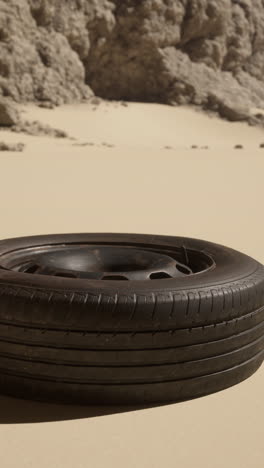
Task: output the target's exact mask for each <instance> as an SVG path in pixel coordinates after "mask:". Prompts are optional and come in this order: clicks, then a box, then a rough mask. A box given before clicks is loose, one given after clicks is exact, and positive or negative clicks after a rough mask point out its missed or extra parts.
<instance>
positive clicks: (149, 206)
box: [0, 103, 264, 468]
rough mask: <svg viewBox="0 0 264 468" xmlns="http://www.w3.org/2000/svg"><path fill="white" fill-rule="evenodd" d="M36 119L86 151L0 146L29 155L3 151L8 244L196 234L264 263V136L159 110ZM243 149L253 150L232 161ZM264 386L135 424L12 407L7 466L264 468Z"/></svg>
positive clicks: (33, 143) (3, 404) (35, 113)
mask: <svg viewBox="0 0 264 468" xmlns="http://www.w3.org/2000/svg"><path fill="white" fill-rule="evenodd" d="M24 116H25V117H26V118H27V119H32V120H37V119H38V120H41V122H43V123H48V124H50V125H52V126H54V127H56V128H60V129H63V130H66V131H67V132H68V134H69V136H70V137H72V138H75V140H74V139H52V138H48V137H30V136H25V135H22V134H21V135H20V134H14V133H11V132H7V131H1V133H0V141H5V142H7V143H8V142H10V143H11V142H12V143H15V142H23V143H25V144H26V149H25V151H24V152H23V153H13V152H8V153H5V152H1V153H0V171H1V183H0V203H1V227H0V237H1V238H6V237H13V236H20V235H31V234H39V233H55V232H82V231H87V232H100V231H105V232H142V233H158V234H171V235H186V236H190V237H198V238H204V239H208V240H211V241H215V242H219V243H222V244H226V245H229V246H230V247H233V248H236V249H238V250H241V251H243V252H245V253H247V254H249V255H251V256H253V257H255V258H256V259H257V260H259V261H262V262H264V248H263V238H264V222H263V219H262V216H263V214H262V211H263V210H262V200H263V196H264V187H263V172H264V148H260V145H261V144H263V143H264V130H261V129H257V128H253V127H249V126H247V125H246V124H241V123H228V122H224V121H221V120H219V119H217V118H213V117H208V116H206V115H201V114H199V113H198V112H195V111H193V110H191V109H188V108H170V107H167V106H158V105H147V104H146V105H142V104H129V105H128V106H126V105H122V104H120V103H116V104H115V103H103V104H101V105H100V106H98V107H95V106H91V105H88V104H87V105H86V104H83V105H76V106H65V107H62V108H59V109H56V110H47V109H39V108H34V107H31V106H28V107H26V108H24ZM238 144H239V145H242V146H243V149H234V147H235V146H236V145H238ZM193 145H194V146H198V147H199V148H197V149H191V146H193ZM202 146H203V147H205V146H208V149H205V148H204V149H202V148H201V147H202ZM263 382H264V366H262V368H261V369H260V370H259V371H258V373H257V374H255V376H253V377H252V378H251V379H249V380H247V381H246V382H244V383H242V384H240V385H238V386H236V387H233V388H230V389H228V390H225V391H223V392H220V393H218V394H215V395H211V396H209V397H206V398H200V399H197V400H194V401H190V402H185V403H181V404H176V405H169V406H164V407H159V408H152V409H145V410H138V411H124V412H119V410H118V409H112V410H102V409H100V408H76V407H65V406H55V405H47V404H38V403H33V402H23V401H20V400H15V399H11V398H7V397H1V398H0V448H1V454H2V456H3V461H2V462H1V463H2V466H3V468H9V467H12V468H31V467H34V468H35V467H36V466H37V467H38V468H48V467H49V468H68V467H69V468H73V467H74V468H87V466H91V467H92V468H103V467H111V468H112V467H119V466H120V467H126V468H134V467H135V468H138V467H144V468H161V467H166V468H175V467H180V468H223V467H228V468H229V467H230V468H262V467H263V458H264V450H263V426H262V421H263V413H264V403H263ZM111 413H113V414H111ZM22 423H23V424H22Z"/></svg>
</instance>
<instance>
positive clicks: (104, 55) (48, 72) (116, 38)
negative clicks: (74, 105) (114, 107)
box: [0, 0, 264, 120]
mask: <svg viewBox="0 0 264 468" xmlns="http://www.w3.org/2000/svg"><path fill="white" fill-rule="evenodd" d="M93 92H94V93H95V94H96V95H99V96H101V97H103V98H107V99H124V100H133V101H149V102H160V103H170V104H177V105H179V104H192V105H197V106H200V107H202V108H205V109H210V110H212V111H217V112H219V113H220V115H222V116H223V117H226V118H228V119H230V120H249V119H251V117H250V111H249V109H250V108H255V107H257V108H262V109H263V108H264V0H111V1H108V0H65V1H63V2H61V1H60V0H8V2H7V1H5V0H0V95H1V94H2V95H3V96H10V97H11V98H12V99H13V100H15V101H43V102H45V103H47V102H51V103H53V104H60V103H63V102H70V101H73V100H82V99H86V98H87V97H89V96H91V95H92V94H93Z"/></svg>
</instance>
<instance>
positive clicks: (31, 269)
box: [20, 265, 39, 273]
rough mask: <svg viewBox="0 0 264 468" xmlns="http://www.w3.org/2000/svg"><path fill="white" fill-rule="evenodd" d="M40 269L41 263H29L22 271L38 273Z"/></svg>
mask: <svg viewBox="0 0 264 468" xmlns="http://www.w3.org/2000/svg"><path fill="white" fill-rule="evenodd" d="M38 269H39V265H28V266H27V267H26V268H22V269H21V270H20V271H22V272H23V273H36V271H37V270H38Z"/></svg>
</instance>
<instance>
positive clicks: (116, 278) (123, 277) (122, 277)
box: [102, 275, 128, 281]
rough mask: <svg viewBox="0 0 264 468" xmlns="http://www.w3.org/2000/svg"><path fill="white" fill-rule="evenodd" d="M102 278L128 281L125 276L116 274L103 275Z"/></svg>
mask: <svg viewBox="0 0 264 468" xmlns="http://www.w3.org/2000/svg"><path fill="white" fill-rule="evenodd" d="M102 279H103V280H112V281H113V280H116V281H128V278H126V277H125V276H118V275H116V276H115V275H112V276H111V275H108V276H104V277H103V278H102Z"/></svg>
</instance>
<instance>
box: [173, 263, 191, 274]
mask: <svg viewBox="0 0 264 468" xmlns="http://www.w3.org/2000/svg"><path fill="white" fill-rule="evenodd" d="M176 268H177V270H178V271H180V272H181V273H183V274H184V275H190V274H191V272H190V270H189V269H188V268H186V267H184V266H182V265H176Z"/></svg>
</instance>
